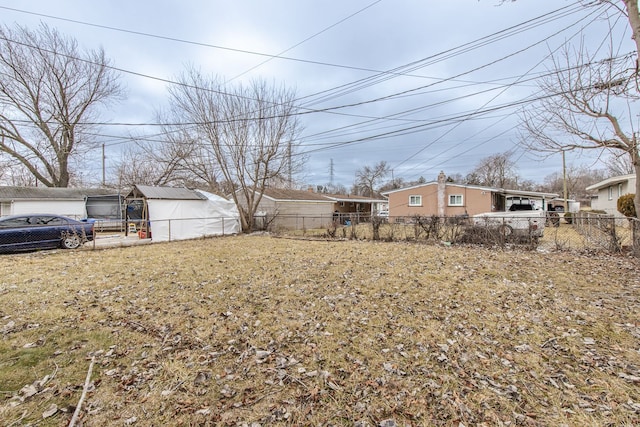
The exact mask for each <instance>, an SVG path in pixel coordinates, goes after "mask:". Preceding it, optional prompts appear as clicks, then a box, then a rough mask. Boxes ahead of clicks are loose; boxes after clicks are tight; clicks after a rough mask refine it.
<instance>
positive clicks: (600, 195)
mask: <svg viewBox="0 0 640 427" xmlns="http://www.w3.org/2000/svg"><path fill="white" fill-rule="evenodd" d="M586 190H587V191H596V192H597V193H596V197H595V198H594V199H593V200H592V201H591V207H592V208H593V209H594V210H601V211H605V212H606V213H608V214H610V215H616V216H622V214H621V213H620V212H618V198H619V197H620V196H624V195H625V194H635V191H636V176H635V175H634V174H630V175H620V176H614V177H612V178H608V179H605V180H604V181H600V182H598V183H596V184H593V185H590V186H589V187H587V188H586Z"/></svg>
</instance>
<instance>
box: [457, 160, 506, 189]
mask: <svg viewBox="0 0 640 427" xmlns="http://www.w3.org/2000/svg"><path fill="white" fill-rule="evenodd" d="M513 153H514V152H513V151H506V152H504V153H500V154H494V155H491V156H488V157H485V158H483V159H481V160H480V161H479V162H478V164H477V165H476V167H475V168H474V169H473V170H472V171H471V172H470V173H469V174H468V175H467V177H466V179H465V181H466V183H467V184H471V185H486V186H489V187H495V188H513V189H516V188H518V174H517V173H516V171H515V168H516V162H515V161H514V160H513Z"/></svg>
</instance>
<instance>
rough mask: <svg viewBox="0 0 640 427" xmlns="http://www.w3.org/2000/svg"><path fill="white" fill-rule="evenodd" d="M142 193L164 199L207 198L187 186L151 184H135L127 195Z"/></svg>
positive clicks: (151, 197) (148, 197) (133, 195)
mask: <svg viewBox="0 0 640 427" xmlns="http://www.w3.org/2000/svg"><path fill="white" fill-rule="evenodd" d="M137 193H139V195H142V196H143V197H145V198H147V199H164V200H206V197H205V196H203V195H202V194H200V193H198V192H196V191H194V190H190V189H188V188H185V187H176V188H174V187H155V186H151V185H135V186H134V188H133V190H131V192H130V193H129V195H128V196H127V197H135V196H136V195H138V194H137Z"/></svg>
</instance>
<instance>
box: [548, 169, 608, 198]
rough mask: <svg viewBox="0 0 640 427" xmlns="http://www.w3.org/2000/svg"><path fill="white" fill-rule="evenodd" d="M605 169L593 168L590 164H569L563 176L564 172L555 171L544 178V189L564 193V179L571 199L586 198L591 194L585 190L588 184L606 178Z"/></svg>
mask: <svg viewBox="0 0 640 427" xmlns="http://www.w3.org/2000/svg"><path fill="white" fill-rule="evenodd" d="M605 175H606V174H605V172H604V170H600V169H593V168H590V167H588V166H569V167H567V168H566V171H565V174H564V176H563V174H562V172H554V173H552V174H550V175H547V176H546V177H545V178H544V188H543V191H546V192H550V193H558V194H563V192H564V181H565V180H566V183H567V193H568V197H569V198H570V199H586V198H588V197H589V194H588V193H587V191H586V190H585V189H586V188H587V187H588V186H590V185H592V184H595V183H597V182H599V181H602V180H603V179H605V178H606V176H605Z"/></svg>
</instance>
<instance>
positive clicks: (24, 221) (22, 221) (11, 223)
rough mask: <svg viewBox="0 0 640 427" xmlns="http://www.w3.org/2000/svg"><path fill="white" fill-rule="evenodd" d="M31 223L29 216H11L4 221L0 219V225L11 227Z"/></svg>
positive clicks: (25, 225)
mask: <svg viewBox="0 0 640 427" xmlns="http://www.w3.org/2000/svg"><path fill="white" fill-rule="evenodd" d="M29 225H31V218H29V217H28V216H21V217H19V218H11V219H7V220H4V221H0V227H2V228H13V227H27V226H29Z"/></svg>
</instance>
